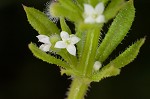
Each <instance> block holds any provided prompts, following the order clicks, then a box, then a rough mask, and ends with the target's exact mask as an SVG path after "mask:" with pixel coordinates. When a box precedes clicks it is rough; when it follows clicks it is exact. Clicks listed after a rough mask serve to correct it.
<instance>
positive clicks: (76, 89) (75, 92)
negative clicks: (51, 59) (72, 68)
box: [67, 78, 90, 99]
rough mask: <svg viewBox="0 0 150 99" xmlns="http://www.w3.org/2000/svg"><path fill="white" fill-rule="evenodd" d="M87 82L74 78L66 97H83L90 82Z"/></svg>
mask: <svg viewBox="0 0 150 99" xmlns="http://www.w3.org/2000/svg"><path fill="white" fill-rule="evenodd" d="M87 82H88V81H87ZM87 82H86V81H84V80H83V79H80V78H74V79H73V80H72V83H71V86H70V90H69V93H68V98H67V99H84V96H85V94H86V92H87V90H88V86H89V84H90V83H89V82H88V83H87Z"/></svg>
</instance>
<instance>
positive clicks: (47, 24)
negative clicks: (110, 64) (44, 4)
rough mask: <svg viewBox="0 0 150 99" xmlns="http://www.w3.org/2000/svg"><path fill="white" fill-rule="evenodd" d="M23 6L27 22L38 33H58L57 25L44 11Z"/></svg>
mask: <svg viewBox="0 0 150 99" xmlns="http://www.w3.org/2000/svg"><path fill="white" fill-rule="evenodd" d="M23 7H24V10H25V12H26V14H27V18H28V21H29V23H30V24H31V26H32V27H33V28H34V29H35V30H37V31H38V33H39V34H43V35H48V36H49V35H51V34H55V33H59V29H58V28H57V26H56V25H55V24H54V23H53V22H52V21H51V20H50V19H49V18H48V17H47V16H46V15H45V14H44V13H42V12H40V11H39V10H37V9H34V8H31V7H26V6H23Z"/></svg>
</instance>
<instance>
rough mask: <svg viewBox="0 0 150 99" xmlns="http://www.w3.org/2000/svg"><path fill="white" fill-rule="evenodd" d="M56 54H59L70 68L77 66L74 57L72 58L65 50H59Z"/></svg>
mask: <svg viewBox="0 0 150 99" xmlns="http://www.w3.org/2000/svg"><path fill="white" fill-rule="evenodd" d="M56 53H57V54H59V55H60V56H61V57H62V58H63V59H64V60H65V61H66V62H67V63H68V64H69V66H70V67H71V68H75V67H76V66H77V58H76V56H73V55H71V54H70V53H68V52H67V50H66V49H61V50H60V51H58V52H56Z"/></svg>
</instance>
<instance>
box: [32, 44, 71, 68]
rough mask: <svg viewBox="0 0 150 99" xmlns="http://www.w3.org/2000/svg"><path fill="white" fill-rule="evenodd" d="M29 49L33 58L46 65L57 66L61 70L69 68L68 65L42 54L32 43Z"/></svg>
mask: <svg viewBox="0 0 150 99" xmlns="http://www.w3.org/2000/svg"><path fill="white" fill-rule="evenodd" d="M29 49H30V50H31V52H32V53H33V55H34V56H35V57H37V58H39V59H41V60H43V61H45V62H47V63H50V64H56V65H57V66H61V67H62V68H65V69H70V66H69V64H68V63H66V62H64V61H62V60H60V59H57V58H55V57H53V56H51V55H49V54H47V53H45V52H43V51H42V50H40V49H39V48H38V47H37V46H36V45H35V44H33V43H30V44H29Z"/></svg>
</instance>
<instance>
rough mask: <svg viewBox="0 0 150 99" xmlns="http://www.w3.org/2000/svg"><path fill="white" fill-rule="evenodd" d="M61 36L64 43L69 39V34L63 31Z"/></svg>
mask: <svg viewBox="0 0 150 99" xmlns="http://www.w3.org/2000/svg"><path fill="white" fill-rule="evenodd" d="M60 36H61V38H62V40H63V41H65V40H67V39H68V38H69V34H68V33H67V32H65V31H61V33H60Z"/></svg>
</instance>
